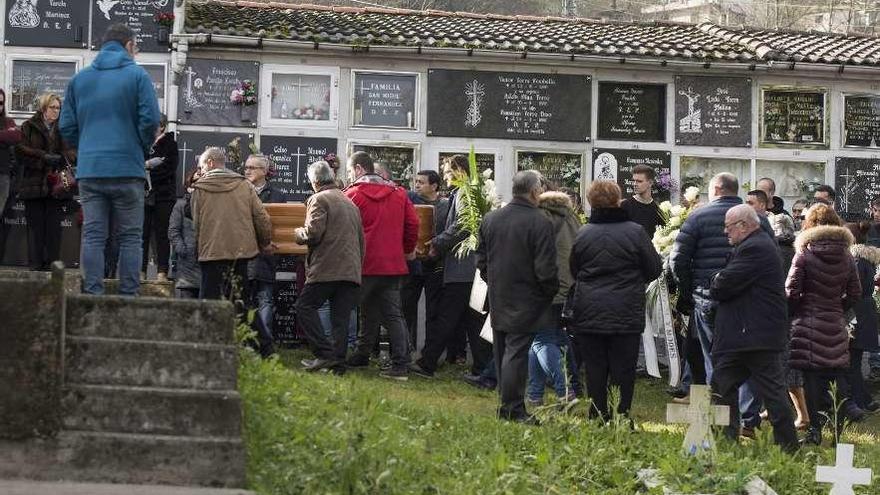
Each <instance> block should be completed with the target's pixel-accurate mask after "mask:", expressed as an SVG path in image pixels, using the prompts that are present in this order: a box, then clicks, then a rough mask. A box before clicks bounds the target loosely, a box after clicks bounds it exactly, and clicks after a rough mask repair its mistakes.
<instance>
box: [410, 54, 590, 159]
mask: <svg viewBox="0 0 880 495" xmlns="http://www.w3.org/2000/svg"><path fill="white" fill-rule="evenodd" d="M590 87H591V82H590V76H585V75H569V74H541V73H528V72H482V71H462V70H441V69H433V70H429V71H428V130H427V134H428V135H429V136H463V137H474V138H498V139H537V140H542V141H580V142H584V141H589V139H590V98H591V89H590Z"/></svg>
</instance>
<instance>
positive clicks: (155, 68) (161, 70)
mask: <svg viewBox="0 0 880 495" xmlns="http://www.w3.org/2000/svg"><path fill="white" fill-rule="evenodd" d="M141 67H143V68H144V70H145V71H147V74H149V76H150V80H151V81H153V89H155V90H156V99H158V100H159V110H161V111H162V112H166V108H167V107H166V106H165V65H164V64H141Z"/></svg>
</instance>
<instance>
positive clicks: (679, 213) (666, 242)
mask: <svg viewBox="0 0 880 495" xmlns="http://www.w3.org/2000/svg"><path fill="white" fill-rule="evenodd" d="M699 196H700V190H699V188H697V187H694V186H691V187H689V188H687V189H686V190H685V192H684V199H685V200H686V201H687V204H688V206H684V205H673V204H672V203H670V202H669V201H664V202H662V203H660V212H661V213H662V214H663V217H664V218H663V219H664V220H666V225H665V226H664V227H661V228H658V229H657V230H656V231H655V232H654V239H652V242H653V243H654V248H655V249H656V250H657V252H658V253H660V256H662V257H663V258H666V257H668V256H669V252H670V251H671V250H672V245H673V244H674V243H675V238H676V237H678V231H679V229H681V225H682V224H683V223H684V221H685V220H686V219H687V217H688V215H690V213H691V211H693V209H694V207H695V206H696V202H697V198H698V197H699Z"/></svg>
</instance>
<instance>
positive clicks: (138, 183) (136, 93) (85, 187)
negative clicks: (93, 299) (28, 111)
mask: <svg viewBox="0 0 880 495" xmlns="http://www.w3.org/2000/svg"><path fill="white" fill-rule="evenodd" d="M137 52H138V50H137V39H136V37H135V34H134V32H133V31H132V30H131V28H129V27H128V26H126V25H124V24H113V25H111V26H110V27H109V28H108V29H107V32H106V34H105V35H104V43H103V44H102V45H101V51H100V52H99V53H98V55H97V56H96V57H95V60H94V61H93V62H92V63H91V65H89V66H88V67H86V68H85V69H83V70H81V71H79V73H77V74H76V75H75V76H73V79H71V81H70V83H69V84H68V85H67V91H66V93H65V96H64V108H63V110H62V112H61V122H60V125H59V127H60V128H61V135H62V136H63V137H64V139H65V141H67V142H68V143H69V144H70V145H71V146H76V147H77V148H78V151H79V166H78V167H77V171H76V176H77V179H78V185H79V193H80V201H81V203H82V208H83V220H84V222H83V232H82V249H81V258H82V262H81V269H82V276H83V292H85V293H87V294H103V293H104V268H105V264H104V248H105V246H106V243H107V237H108V233H109V228H110V219H111V218H113V220H114V221H115V223H116V225H115V231H116V234H117V238H118V239H119V293H120V294H124V295H137V293H138V290H139V289H140V277H139V275H140V269H141V261H142V259H143V249H142V246H141V243H142V242H143V231H144V181H145V179H146V175H145V174H146V170H145V167H144V157H145V156H148V155H149V153H150V148H151V146H152V145H153V144H154V143H155V141H156V128H157V127H158V126H159V119H160V114H159V102H158V100H157V99H156V90H155V89H154V88H153V82H152V80H151V79H150V76H149V75H148V74H147V71H146V70H144V68H143V67H141V66H140V65H138V64H136V63H135V61H134V56H135V54H136V53H137ZM107 102H113V104H112V105H108V103H107ZM174 159H176V154H175V156H174Z"/></svg>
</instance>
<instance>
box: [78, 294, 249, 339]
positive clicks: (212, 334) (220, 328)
mask: <svg viewBox="0 0 880 495" xmlns="http://www.w3.org/2000/svg"><path fill="white" fill-rule="evenodd" d="M66 311H67V315H66V316H67V327H66V332H67V334H68V335H76V336H83V337H107V338H119V339H133V340H157V341H173V342H198V343H204V344H232V343H234V341H235V331H234V327H235V326H234V322H235V313H234V310H233V306H232V304H231V303H229V302H225V301H199V300H194V299H168V298H158V297H137V298H132V297H124V296H90V295H84V294H80V295H76V296H72V297H68V298H67V310H66Z"/></svg>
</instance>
